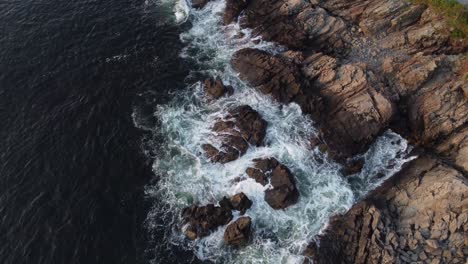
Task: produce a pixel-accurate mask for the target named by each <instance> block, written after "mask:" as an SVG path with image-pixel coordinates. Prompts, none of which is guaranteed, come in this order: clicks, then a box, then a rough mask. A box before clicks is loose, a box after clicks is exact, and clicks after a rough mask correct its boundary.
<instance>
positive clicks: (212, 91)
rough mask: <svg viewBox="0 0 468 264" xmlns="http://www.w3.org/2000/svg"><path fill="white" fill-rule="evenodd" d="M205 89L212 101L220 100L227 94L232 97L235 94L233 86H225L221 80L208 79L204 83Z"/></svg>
mask: <svg viewBox="0 0 468 264" xmlns="http://www.w3.org/2000/svg"><path fill="white" fill-rule="evenodd" d="M203 88H204V90H205V94H206V95H207V96H208V97H209V98H211V99H218V98H221V97H222V96H224V95H226V94H227V95H232V94H233V93H234V89H233V88H232V86H225V85H224V84H223V81H222V80H221V79H219V78H216V79H212V78H208V79H206V80H205V81H204V83H203Z"/></svg>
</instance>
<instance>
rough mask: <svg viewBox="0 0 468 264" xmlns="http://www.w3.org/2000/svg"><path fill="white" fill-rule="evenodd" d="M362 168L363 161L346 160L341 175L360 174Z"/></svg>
mask: <svg viewBox="0 0 468 264" xmlns="http://www.w3.org/2000/svg"><path fill="white" fill-rule="evenodd" d="M363 167H364V159H352V160H348V161H347V162H346V163H345V164H344V167H343V169H342V170H341V173H342V174H343V175H345V176H349V175H353V174H357V173H360V172H361V171H362V168H363Z"/></svg>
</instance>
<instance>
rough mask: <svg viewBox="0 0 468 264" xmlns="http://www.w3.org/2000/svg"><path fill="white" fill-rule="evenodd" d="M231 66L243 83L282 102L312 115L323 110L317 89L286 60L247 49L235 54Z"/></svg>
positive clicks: (295, 66)
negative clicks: (291, 104) (296, 106)
mask: <svg viewBox="0 0 468 264" xmlns="http://www.w3.org/2000/svg"><path fill="white" fill-rule="evenodd" d="M231 65H232V67H233V69H234V70H236V71H237V72H238V73H239V77H240V78H241V79H242V80H244V81H247V82H248V83H249V84H250V85H252V86H254V87H255V88H256V89H258V90H259V91H260V92H262V93H264V94H268V95H271V96H272V97H273V98H274V99H276V100H277V101H279V102H281V103H290V102H296V103H298V104H299V105H300V106H301V108H302V110H303V111H304V112H305V113H307V114H311V115H312V116H317V115H318V114H319V113H320V112H321V110H322V109H323V105H322V101H321V98H320V97H319V96H317V90H315V89H314V88H313V87H312V86H310V85H309V83H308V82H307V80H306V79H305V78H304V77H303V76H302V74H301V72H300V69H299V68H298V66H297V65H296V64H294V63H293V62H292V61H290V60H288V59H286V58H284V57H281V56H273V55H271V54H269V53H267V52H265V51H261V50H257V49H250V48H247V49H242V50H239V51H237V52H236V53H235V54H234V55H233V57H232V59H231Z"/></svg>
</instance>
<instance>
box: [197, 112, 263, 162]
mask: <svg viewBox="0 0 468 264" xmlns="http://www.w3.org/2000/svg"><path fill="white" fill-rule="evenodd" d="M266 127H267V123H266V121H265V120H263V119H262V117H261V116H260V114H259V113H258V112H257V111H255V110H253V109H252V108H251V107H250V106H247V105H243V106H239V107H236V108H234V109H231V110H229V113H228V115H226V116H225V117H224V118H223V120H220V121H218V122H216V124H215V125H214V126H213V131H214V132H215V133H216V134H217V136H218V137H219V138H220V141H221V142H222V144H221V146H220V148H217V147H215V146H213V145H211V144H204V145H203V146H202V149H203V150H204V152H205V155H206V156H207V157H208V158H209V159H210V160H211V161H213V162H221V163H227V162H230V161H233V160H236V159H237V158H239V157H240V156H242V155H244V154H245V153H246V151H247V149H248V148H249V144H250V145H254V146H261V145H262V144H263V139H264V138H265V135H266Z"/></svg>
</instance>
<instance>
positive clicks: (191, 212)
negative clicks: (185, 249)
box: [182, 204, 232, 240]
mask: <svg viewBox="0 0 468 264" xmlns="http://www.w3.org/2000/svg"><path fill="white" fill-rule="evenodd" d="M182 219H183V222H184V224H185V225H186V227H185V231H184V234H185V235H186V236H187V238H188V239H191V240H195V239H196V238H200V237H204V236H207V235H209V233H210V232H212V231H214V230H215V229H216V228H218V227H219V226H222V225H226V224H227V223H229V221H231V219H232V212H231V209H230V208H228V207H221V206H215V205H213V204H208V205H206V206H201V207H198V206H195V205H193V206H191V207H187V208H185V209H184V210H183V211H182Z"/></svg>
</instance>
